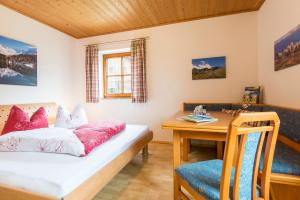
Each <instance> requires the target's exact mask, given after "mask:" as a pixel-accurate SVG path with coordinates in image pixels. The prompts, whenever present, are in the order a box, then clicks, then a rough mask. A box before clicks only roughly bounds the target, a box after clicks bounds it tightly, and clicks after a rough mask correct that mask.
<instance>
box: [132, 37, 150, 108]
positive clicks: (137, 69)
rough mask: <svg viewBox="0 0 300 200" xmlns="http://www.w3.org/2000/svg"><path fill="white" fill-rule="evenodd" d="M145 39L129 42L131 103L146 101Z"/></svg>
mask: <svg viewBox="0 0 300 200" xmlns="http://www.w3.org/2000/svg"><path fill="white" fill-rule="evenodd" d="M145 50H146V39H145V38H142V39H136V40H133V41H132V42H131V72H132V77H131V92H132V96H131V99H132V103H146V101H147V84H146V55H145V53H146V52H145Z"/></svg>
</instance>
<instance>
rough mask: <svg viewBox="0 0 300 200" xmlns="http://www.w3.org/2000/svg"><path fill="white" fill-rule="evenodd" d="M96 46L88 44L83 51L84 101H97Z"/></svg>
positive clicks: (97, 65) (97, 62)
mask: <svg viewBox="0 0 300 200" xmlns="http://www.w3.org/2000/svg"><path fill="white" fill-rule="evenodd" d="M98 52H99V50H98V46H96V45H89V46H87V47H86V51H85V54H86V56H85V72H86V102H88V103H96V102H99V99H100V97H99V61H98V59H99V58H98Z"/></svg>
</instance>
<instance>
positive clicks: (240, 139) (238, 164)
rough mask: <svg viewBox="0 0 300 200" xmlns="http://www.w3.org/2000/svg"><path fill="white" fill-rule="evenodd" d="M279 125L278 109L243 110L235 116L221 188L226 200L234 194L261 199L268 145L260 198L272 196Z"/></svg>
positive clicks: (223, 197) (234, 197)
mask: <svg viewBox="0 0 300 200" xmlns="http://www.w3.org/2000/svg"><path fill="white" fill-rule="evenodd" d="M279 124H280V121H279V118H278V116H277V114H276V113H275V112H259V113H240V114H239V115H238V116H237V117H236V118H235V119H233V121H232V122H231V125H230V127H229V132H228V134H227V140H226V147H225V153H224V163H223V169H222V178H221V188H220V197H221V199H222V200H225V199H226V200H227V199H229V196H231V195H232V197H233V199H236V200H237V199H257V194H258V191H257V181H258V180H257V179H258V173H259V162H260V157H261V154H262V148H263V145H264V144H265V145H266V147H265V151H264V155H263V156H264V166H263V170H262V174H261V182H260V186H261V188H260V192H259V197H261V198H262V199H265V200H268V199H269V187H270V175H271V168H272V161H273V156H274V150H275V145H276V140H277V135H278V129H279ZM237 149H238V151H236V150H237ZM232 166H234V168H235V170H234V171H235V173H234V182H233V183H230V180H231V172H232ZM230 184H233V191H230ZM230 192H232V194H231V195H230Z"/></svg>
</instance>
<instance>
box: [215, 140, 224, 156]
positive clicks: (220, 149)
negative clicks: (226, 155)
mask: <svg viewBox="0 0 300 200" xmlns="http://www.w3.org/2000/svg"><path fill="white" fill-rule="evenodd" d="M223 149H224V142H219V141H218V142H217V158H218V159H220V160H223Z"/></svg>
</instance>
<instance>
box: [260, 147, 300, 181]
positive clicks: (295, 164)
mask: <svg viewBox="0 0 300 200" xmlns="http://www.w3.org/2000/svg"><path fill="white" fill-rule="evenodd" d="M262 167H263V156H262V157H261V161H260V170H262ZM272 172H273V173H279V174H289V175H295V176H300V153H299V152H297V151H295V150H293V149H291V148H289V147H288V146H286V145H284V144H282V143H281V142H277V144H276V148H275V154H274V158H273V164H272Z"/></svg>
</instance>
